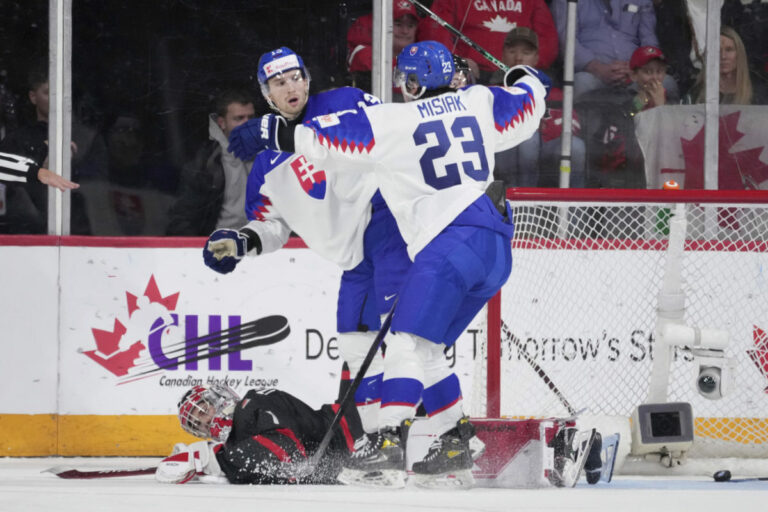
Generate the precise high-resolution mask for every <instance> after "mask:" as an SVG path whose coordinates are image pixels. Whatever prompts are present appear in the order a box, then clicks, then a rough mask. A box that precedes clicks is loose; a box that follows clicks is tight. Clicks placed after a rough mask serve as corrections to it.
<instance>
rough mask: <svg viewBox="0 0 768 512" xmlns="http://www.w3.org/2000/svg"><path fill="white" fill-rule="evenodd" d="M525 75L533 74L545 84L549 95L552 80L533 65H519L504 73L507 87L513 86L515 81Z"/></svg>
mask: <svg viewBox="0 0 768 512" xmlns="http://www.w3.org/2000/svg"><path fill="white" fill-rule="evenodd" d="M524 76H532V77H533V78H535V79H536V80H538V81H539V82H541V85H543V86H544V90H545V91H546V92H547V95H549V90H550V89H551V88H552V80H551V79H550V78H549V77H548V76H547V74H546V73H544V72H542V71H539V70H538V69H536V68H532V67H531V66H523V65H519V66H513V67H511V68H509V69H508V70H507V72H506V74H505V75H504V85H506V86H507V87H512V86H513V85H515V82H517V81H518V80H520V79H521V78H523V77H524Z"/></svg>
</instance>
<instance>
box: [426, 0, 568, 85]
mask: <svg viewBox="0 0 768 512" xmlns="http://www.w3.org/2000/svg"><path fill="white" fill-rule="evenodd" d="M431 10H432V12H434V13H435V14H436V15H437V16H439V17H440V18H442V19H444V20H445V21H446V22H448V23H449V24H450V25H451V26H453V27H454V28H456V29H457V30H459V32H461V33H462V34H464V35H465V36H466V37H468V38H469V39H471V40H472V41H474V42H475V43H477V44H478V45H479V46H481V47H482V48H484V49H485V50H486V51H488V52H490V53H491V54H492V55H493V56H494V57H496V58H497V59H499V60H502V52H503V50H504V38H505V37H506V35H507V33H508V32H509V31H510V30H512V29H513V28H515V27H518V26H520V27H527V28H530V29H532V30H533V31H534V32H536V34H538V37H539V60H538V62H537V63H536V67H537V68H538V69H547V68H549V67H550V66H551V65H552V63H553V62H554V61H555V58H556V57H557V49H558V41H557V29H556V28H555V22H554V21H553V19H552V14H551V13H550V12H549V8H548V7H547V4H546V3H545V1H544V0H435V1H434V2H433V3H432V8H431ZM416 39H417V40H419V41H425V40H435V41H440V42H441V43H443V44H444V45H445V46H447V47H448V49H449V50H451V51H452V52H453V53H455V54H457V55H459V56H461V57H464V58H466V59H471V60H473V61H475V62H476V63H477V65H478V67H479V68H480V82H481V83H488V80H489V78H490V75H491V73H493V72H494V71H495V70H496V69H497V68H496V66H495V65H494V64H492V63H491V62H490V61H488V60H487V59H486V58H485V57H483V56H482V55H481V54H480V53H479V52H477V51H476V50H474V49H472V48H471V47H470V46H469V45H467V44H466V43H463V42H462V41H460V40H458V41H456V42H455V43H454V41H455V37H454V36H453V35H452V34H451V33H450V32H449V31H448V30H447V29H445V28H443V27H441V26H440V25H439V24H437V22H435V21H434V20H432V19H431V18H423V19H422V20H421V22H420V23H419V30H418V32H417V34H416Z"/></svg>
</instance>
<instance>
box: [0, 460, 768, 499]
mask: <svg viewBox="0 0 768 512" xmlns="http://www.w3.org/2000/svg"><path fill="white" fill-rule="evenodd" d="M159 460H160V459H158V458H125V457H121V458H69V457H68V458H62V457H55V458H25V459H18V458H0V511H2V512H36V511H41V512H90V511H104V512H144V511H153V512H154V511H158V512H173V511H183V512H198V511H221V512H240V511H253V512H257V511H259V512H260V511H264V512H291V511H302V512H331V511H332V512H371V511H386V512H429V511H457V512H458V511H461V512H464V511H478V512H496V511H499V512H501V511H505V512H509V511H536V512H545V511H558V512H559V511H570V510H589V511H596V512H602V511H606V512H625V511H650V512H662V511H676V512H682V511H688V510H690V511H693V512H704V511H719V512H736V511H739V512H743V511H758V510H759V511H765V510H768V481H752V482H729V483H717V482H714V481H712V480H711V479H703V478H700V479H695V478H692V477H685V478H680V477H672V478H649V477H616V478H615V479H614V481H613V482H611V483H610V484H598V485H595V486H589V485H586V483H584V484H579V485H577V486H576V487H575V488H573V489H530V490H525V489H472V490H468V491H461V490H456V491H435V490H424V489H418V488H412V487H407V488H406V489H402V490H370V489H361V488H354V487H344V486H238V485H213V484H199V483H192V484H185V485H166V484H159V483H157V482H155V480H154V477H153V476H152V475H149V476H136V477H123V478H105V479H99V480H63V479H60V478H58V477H56V476H55V475H52V474H50V473H42V471H43V470H45V469H47V468H50V467H53V466H68V467H74V468H77V469H84V470H88V469H130V468H140V467H147V466H152V465H154V464H156V463H157V462H158V461H159ZM734 477H736V475H734Z"/></svg>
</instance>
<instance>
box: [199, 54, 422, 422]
mask: <svg viewBox="0 0 768 512" xmlns="http://www.w3.org/2000/svg"><path fill="white" fill-rule="evenodd" d="M257 77H258V81H259V84H260V86H261V91H262V94H263V95H264V97H265V98H266V100H267V101H268V102H269V104H270V106H271V107H272V108H273V109H274V110H275V111H276V112H278V113H279V114H280V117H279V119H280V121H279V122H281V123H284V125H285V126H286V127H291V126H296V125H298V124H300V123H302V122H303V121H304V120H305V119H311V118H314V117H317V116H322V115H325V114H330V113H333V112H336V111H339V110H347V109H356V108H360V107H361V106H368V105H373V104H376V103H378V102H379V100H378V99H377V98H375V97H373V96H371V95H370V94H367V93H364V92H363V91H361V90H359V89H355V88H352V87H342V88H339V89H334V90H331V91H327V92H323V93H319V94H315V95H310V94H309V81H310V75H309V70H308V69H307V68H306V66H305V64H304V61H303V60H302V58H301V57H300V56H299V55H297V54H296V53H295V52H293V51H292V50H290V49H289V48H285V47H282V48H278V49H275V50H272V51H270V52H267V53H265V54H263V55H262V56H261V58H260V59H259V67H258V70H257ZM273 119H278V118H277V117H274V118H273ZM261 130H262V127H261V124H260V122H257V123H252V122H248V123H245V124H243V125H241V126H240V127H238V128H237V129H235V130H233V132H232V134H231V136H230V150H231V151H232V152H233V153H234V154H235V155H236V156H237V157H239V158H241V159H243V160H250V159H253V160H254V163H253V167H252V169H251V172H250V174H249V176H248V186H247V191H246V214H247V215H248V219H249V220H250V222H249V223H248V224H247V225H246V226H243V227H242V228H241V229H239V230H217V231H215V232H214V233H212V234H211V236H210V237H209V239H208V242H207V243H206V245H205V248H204V250H203V258H204V261H205V264H206V265H208V266H209V267H210V268H212V269H213V270H215V271H217V272H220V273H229V272H232V271H234V270H235V267H236V266H237V265H238V264H239V263H240V261H242V260H243V258H244V257H245V255H249V256H257V255H259V254H265V253H269V252H273V251H276V250H278V249H280V248H281V247H283V245H285V242H286V241H287V240H288V237H289V236H290V234H291V231H293V232H295V233H297V234H298V235H299V236H301V238H302V239H303V240H304V242H305V243H306V244H307V246H308V247H309V248H310V249H312V250H314V251H315V252H316V253H318V254H319V255H321V256H323V257H324V258H326V259H328V260H330V261H332V262H334V263H335V264H337V265H338V266H339V267H341V268H342V269H343V271H344V272H343V273H342V277H341V284H340V287H339V295H338V304H337V322H336V323H337V331H338V332H339V336H338V347H339V352H340V354H341V356H342V358H343V359H344V360H345V362H346V363H347V364H348V365H349V369H350V372H351V373H352V375H355V374H356V373H357V371H358V370H359V368H360V367H361V365H362V362H363V359H364V358H365V355H366V353H367V351H368V349H369V347H370V346H371V344H372V341H373V339H374V338H375V335H376V333H377V332H378V330H379V328H380V325H381V319H380V316H381V315H384V314H386V313H387V312H389V310H390V309H391V306H392V303H393V301H394V298H395V296H396V295H397V292H398V290H399V287H400V285H401V283H402V279H403V277H404V276H405V274H406V272H407V269H408V268H409V267H410V264H411V261H410V259H409V258H408V254H407V252H406V249H405V242H404V241H403V239H402V237H401V236H400V234H399V232H398V230H397V226H396V224H395V221H394V218H393V217H392V214H391V212H390V211H389V209H388V208H387V207H386V204H385V203H384V201H383V199H382V198H381V195H380V194H379V193H378V192H377V190H376V184H375V180H373V179H372V176H371V175H369V174H363V173H360V174H355V173H349V174H346V175H344V176H339V177H338V179H334V180H330V179H328V177H329V171H330V169H329V168H327V167H323V166H319V165H315V164H314V162H312V161H311V160H310V159H308V158H306V157H305V156H304V155H301V154H289V153H281V152H278V151H273V150H263V148H261V147H257V146H255V145H254V144H253V142H254V140H257V138H258V136H259V135H260V134H261ZM382 371H383V361H382V357H381V354H379V355H378V356H377V357H376V359H374V362H373V363H372V364H371V366H370V368H369V370H368V372H367V374H366V376H365V379H364V380H363V382H362V384H361V385H360V386H359V388H358V391H357V393H356V394H355V401H356V403H357V405H358V411H359V412H360V416H361V419H362V421H363V425H364V427H365V428H366V430H367V431H376V430H377V428H378V419H377V415H378V409H379V404H380V384H381V378H382Z"/></svg>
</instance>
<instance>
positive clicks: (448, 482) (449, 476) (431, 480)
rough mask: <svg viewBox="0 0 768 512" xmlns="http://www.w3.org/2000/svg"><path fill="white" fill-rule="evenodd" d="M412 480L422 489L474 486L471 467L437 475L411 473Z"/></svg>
mask: <svg viewBox="0 0 768 512" xmlns="http://www.w3.org/2000/svg"><path fill="white" fill-rule="evenodd" d="M412 479H413V482H414V483H415V484H416V485H417V486H418V487H421V488H424V489H471V488H472V487H474V486H475V477H474V476H472V470H471V469H461V470H459V471H450V472H448V473H442V474H439V475H424V474H420V473H414V474H413V477H412Z"/></svg>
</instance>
